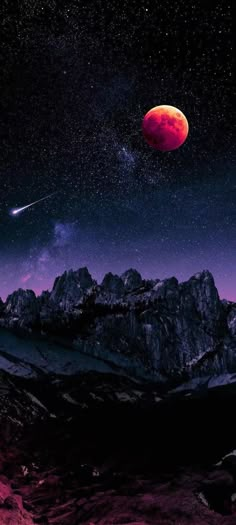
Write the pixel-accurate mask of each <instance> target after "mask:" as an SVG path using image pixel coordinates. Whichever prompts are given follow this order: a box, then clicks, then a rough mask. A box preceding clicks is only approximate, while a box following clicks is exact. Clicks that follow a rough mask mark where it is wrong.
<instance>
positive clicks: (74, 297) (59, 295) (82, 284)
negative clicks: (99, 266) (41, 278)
mask: <svg viewBox="0 0 236 525" xmlns="http://www.w3.org/2000/svg"><path fill="white" fill-rule="evenodd" d="M95 283H96V282H95V281H94V280H93V279H92V277H91V275H90V273H89V271H88V269H87V268H80V269H79V270H77V271H73V270H69V271H66V272H64V273H63V274H62V275H61V276H60V277H57V278H56V280H55V282H54V285H53V289H52V292H51V294H50V301H51V302H53V303H54V304H56V305H57V306H58V307H59V308H60V309H63V310H71V309H72V308H73V307H74V306H75V305H76V304H77V303H79V302H80V301H81V300H82V298H83V296H84V293H85V292H86V291H87V290H88V289H89V288H91V287H92V286H93V285H95Z"/></svg>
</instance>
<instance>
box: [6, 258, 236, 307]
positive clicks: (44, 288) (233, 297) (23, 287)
mask: <svg viewBox="0 0 236 525" xmlns="http://www.w3.org/2000/svg"><path fill="white" fill-rule="evenodd" d="M81 268H87V270H88V272H89V273H90V275H91V276H92V278H93V279H94V280H95V281H96V283H97V284H98V285H100V284H101V283H102V280H103V278H104V276H105V275H106V274H108V273H112V274H113V275H118V276H119V277H121V275H122V274H123V273H124V272H126V271H128V270H136V271H138V272H139V273H140V275H141V277H142V279H143V280H149V279H150V280H151V279H153V280H155V279H159V280H160V281H164V280H165V279H170V278H172V277H175V278H176V279H177V280H178V283H179V284H181V283H183V282H187V281H189V279H191V278H192V277H194V276H195V275H197V274H198V273H202V272H204V271H208V272H209V273H211V275H212V276H213V279H214V282H215V286H216V288H217V291H218V294H219V297H220V299H221V300H224V299H225V300H226V301H230V302H236V291H231V292H230V291H229V290H227V291H226V294H225V293H224V291H223V290H222V289H221V287H220V286H219V285H217V280H216V279H215V276H214V273H213V272H212V271H211V270H209V269H208V268H203V269H201V270H198V271H196V272H194V273H190V274H189V275H188V276H187V277H182V278H181V277H178V275H177V274H176V275H174V274H173V273H172V274H169V275H165V276H161V277H158V276H154V275H143V273H142V271H141V270H140V269H139V268H138V267H135V266H132V267H131V266H130V267H127V268H126V269H124V270H121V271H120V272H115V271H112V270H108V271H106V272H105V273H101V272H100V274H99V275H98V273H97V272H96V271H95V272H92V271H91V270H90V268H89V266H88V265H82V266H78V267H77V268H75V267H74V268H73V267H70V268H68V269H65V270H63V271H62V272H61V273H57V274H56V275H55V277H52V278H50V279H48V283H47V284H46V282H45V285H42V287H37V286H34V285H32V286H27V282H28V280H29V279H26V280H24V279H23V280H22V279H21V283H20V284H19V286H18V287H16V288H13V289H12V290H10V291H9V292H8V293H5V294H1V286H0V298H1V299H2V300H3V301H4V302H5V301H6V299H7V297H8V296H9V295H11V294H12V293H14V292H16V291H17V290H20V289H21V290H32V291H33V292H34V293H35V295H36V297H39V296H40V295H41V294H42V293H43V292H47V291H48V292H50V291H52V288H53V285H54V282H55V280H56V279H57V278H58V277H61V276H62V275H63V273H65V272H69V271H73V272H76V271H78V270H79V269H81ZM144 273H145V272H144ZM94 274H97V276H96V275H94ZM30 278H31V276H30ZM227 294H228V296H227ZM231 294H232V295H231Z"/></svg>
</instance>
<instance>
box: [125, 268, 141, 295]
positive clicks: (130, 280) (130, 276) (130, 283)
mask: <svg viewBox="0 0 236 525" xmlns="http://www.w3.org/2000/svg"><path fill="white" fill-rule="evenodd" d="M121 279H122V281H123V283H124V286H125V289H126V290H127V291H132V290H135V289H136V288H139V287H140V286H141V285H142V277H141V275H140V273H139V272H138V271H137V270H134V269H133V268H130V269H129V270H127V271H126V272H124V273H123V274H122V275H121Z"/></svg>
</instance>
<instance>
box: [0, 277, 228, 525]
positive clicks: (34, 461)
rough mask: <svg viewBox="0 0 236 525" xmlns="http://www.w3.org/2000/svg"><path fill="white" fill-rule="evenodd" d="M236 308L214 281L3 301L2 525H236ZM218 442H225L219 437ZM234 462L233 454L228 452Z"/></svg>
mask: <svg viewBox="0 0 236 525" xmlns="http://www.w3.org/2000/svg"><path fill="white" fill-rule="evenodd" d="M235 403H236V304H234V303H229V302H227V301H221V300H220V299H219V296H218V292H217V290H216V287H215V284H214V280H213V277H212V275H211V274H210V273H209V272H207V271H204V272H202V273H199V274H197V275H195V276H193V277H192V278H191V279H190V280H189V281H187V282H186V283H178V281H177V280H176V279H175V278H171V279H166V280H164V281H159V280H158V279H156V280H153V281H151V280H150V281H145V280H143V279H142V277H141V276H140V274H139V273H138V272H137V271H135V270H128V271H127V272H125V273H124V274H123V275H122V276H121V277H119V276H115V275H112V274H107V275H106V276H105V277H104V279H103V282H102V283H101V284H100V285H98V284H97V283H96V282H95V281H94V280H93V279H92V277H91V276H90V274H89V272H88V270H87V269H86V268H82V269H80V270H78V271H77V272H73V271H69V272H65V273H64V274H63V275H62V276H61V277H58V278H57V279H56V281H55V283H54V286H53V289H52V291H51V292H43V293H42V295H41V296H40V297H36V296H35V294H34V292H33V291H31V290H18V291H16V292H14V293H13V294H12V295H10V296H9V297H8V298H7V300H6V302H5V303H4V302H3V301H0V523H1V524H2V525H18V524H19V525H30V524H33V523H41V524H45V525H67V524H68V525H77V524H81V525H115V524H116V525H121V524H122V525H128V524H129V525H167V524H168V525H169V524H170V525H190V524H191V525H216V524H217V525H218V524H219V525H220V524H222V525H233V524H235V520H236V453H235V452H234V448H235V445H236V425H235V422H234V416H233V415H234V408H235ZM222 431H223V432H222ZM230 451H233V452H230Z"/></svg>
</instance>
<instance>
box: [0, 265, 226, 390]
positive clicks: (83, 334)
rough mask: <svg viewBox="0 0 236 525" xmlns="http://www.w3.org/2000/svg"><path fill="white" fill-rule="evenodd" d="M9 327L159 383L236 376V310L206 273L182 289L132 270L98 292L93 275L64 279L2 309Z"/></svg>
mask: <svg viewBox="0 0 236 525" xmlns="http://www.w3.org/2000/svg"><path fill="white" fill-rule="evenodd" d="M0 316H1V317H0V324H1V326H4V327H10V328H21V329H25V330H33V331H34V330H35V331H37V330H38V332H40V331H42V332H43V333H47V334H48V335H50V334H53V333H54V334H55V333H57V334H59V335H61V336H63V337H64V338H65V339H67V340H70V341H72V343H73V345H74V347H75V348H76V349H77V350H78V351H80V352H83V353H85V354H88V355H91V356H96V357H98V358H101V359H105V360H106V361H109V362H111V363H113V364H114V365H115V366H119V364H120V363H121V362H122V363H123V364H124V363H126V365H125V366H127V370H128V369H129V371H130V373H131V374H133V375H134V376H137V375H139V376H142V377H143V378H144V377H149V378H152V379H153V380H158V381H166V380H175V381H176V380H177V381H178V380H179V381H183V380H188V379H191V378H193V377H199V376H210V375H215V374H225V373H234V372H235V371H236V305H235V304H234V303H229V302H227V301H221V300H220V299H219V295H218V292H217V289H216V287H215V284H214V279H213V277H212V275H211V274H210V273H209V272H208V271H203V272H201V273H198V274H196V275H194V276H193V277H192V278H191V279H189V281H187V282H184V283H179V282H178V281H177V279H176V278H174V277H173V278H170V279H165V280H163V281H160V280H158V279H156V280H154V281H145V280H143V279H142V277H141V275H140V274H139V273H138V272H137V271H136V270H133V269H130V270H128V271H127V272H125V273H124V274H123V275H121V277H119V276H117V275H113V274H112V273H108V274H107V275H106V276H105V277H104V279H103V281H102V283H101V284H100V285H98V284H97V283H96V282H95V281H94V280H93V279H92V277H91V275H90V274H89V272H88V270H87V268H81V269H80V270H78V271H75V272H74V271H72V270H70V271H69V272H65V273H64V274H63V275H62V276H61V277H57V279H56V280H55V283H54V286H53V289H52V291H51V292H44V293H43V294H42V295H41V296H40V297H38V298H36V297H35V294H34V292H32V291H30V290H18V291H16V292H14V293H13V294H12V295H10V296H9V297H8V298H7V301H6V303H5V304H2V303H1V304H0Z"/></svg>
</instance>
